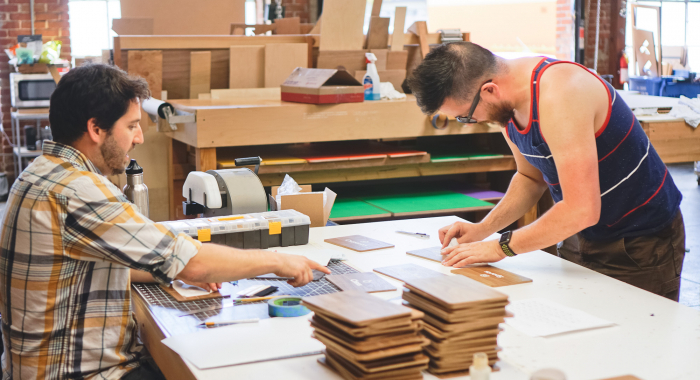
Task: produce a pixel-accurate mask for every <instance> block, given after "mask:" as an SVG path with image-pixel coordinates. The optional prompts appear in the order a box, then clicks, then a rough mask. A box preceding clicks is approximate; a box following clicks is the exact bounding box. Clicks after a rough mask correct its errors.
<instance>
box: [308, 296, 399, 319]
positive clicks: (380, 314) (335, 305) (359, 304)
mask: <svg viewBox="0 0 700 380" xmlns="http://www.w3.org/2000/svg"><path fill="white" fill-rule="evenodd" d="M302 300H303V303H304V305H309V306H311V307H313V308H315V309H321V310H324V311H325V312H326V314H328V315H330V316H332V317H333V318H336V319H339V320H341V321H344V322H346V323H349V324H351V325H353V326H367V325H369V324H373V323H376V322H379V321H383V320H387V319H392V318H399V317H409V316H410V315H411V310H410V309H409V308H406V307H403V306H400V305H396V304H393V303H391V302H388V301H384V300H382V299H379V298H377V297H375V296H373V295H370V294H367V293H360V292H338V293H332V294H323V295H320V296H313V297H304V298H303V299H302Z"/></svg>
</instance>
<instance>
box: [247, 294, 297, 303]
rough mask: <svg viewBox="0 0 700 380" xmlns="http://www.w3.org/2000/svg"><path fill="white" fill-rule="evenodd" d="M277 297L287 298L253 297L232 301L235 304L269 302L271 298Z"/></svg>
mask: <svg viewBox="0 0 700 380" xmlns="http://www.w3.org/2000/svg"><path fill="white" fill-rule="evenodd" d="M278 297H289V296H287V295H280V296H269V297H255V298H236V299H234V301H235V302H255V301H265V300H271V299H273V298H278Z"/></svg>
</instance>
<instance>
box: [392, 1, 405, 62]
mask: <svg viewBox="0 0 700 380" xmlns="http://www.w3.org/2000/svg"><path fill="white" fill-rule="evenodd" d="M405 28H406V7H396V10H395V11H394V32H393V34H392V36H391V51H403V45H404V41H405V38H404V29H405ZM403 68H404V69H405V68H406V65H405V64H404V66H403Z"/></svg>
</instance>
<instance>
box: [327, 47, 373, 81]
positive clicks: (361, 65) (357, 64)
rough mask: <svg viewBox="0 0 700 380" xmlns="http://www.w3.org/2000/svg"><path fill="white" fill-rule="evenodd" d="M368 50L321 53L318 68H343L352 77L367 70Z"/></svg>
mask: <svg viewBox="0 0 700 380" xmlns="http://www.w3.org/2000/svg"><path fill="white" fill-rule="evenodd" d="M366 52H367V51H366V50H345V51H340V50H336V51H319V52H318V61H317V62H316V67H317V68H319V69H336V68H338V67H343V68H344V69H345V70H347V72H349V73H350V75H355V72H356V71H357V70H367V58H366V57H365V53H366Z"/></svg>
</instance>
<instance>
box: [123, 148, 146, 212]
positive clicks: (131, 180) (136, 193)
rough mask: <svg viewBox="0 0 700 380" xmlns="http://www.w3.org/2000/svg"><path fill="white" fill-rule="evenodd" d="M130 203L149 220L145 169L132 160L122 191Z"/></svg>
mask: <svg viewBox="0 0 700 380" xmlns="http://www.w3.org/2000/svg"><path fill="white" fill-rule="evenodd" d="M122 191H123V192H124V195H126V198H127V199H128V200H129V202H131V203H133V204H135V205H136V206H137V207H138V208H139V212H141V214H142V215H143V216H145V217H146V218H148V187H146V184H144V183H143V168H142V167H141V166H139V164H137V163H136V160H134V159H132V160H131V163H130V164H129V166H127V168H126V185H125V186H124V189H123V190H122Z"/></svg>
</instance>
